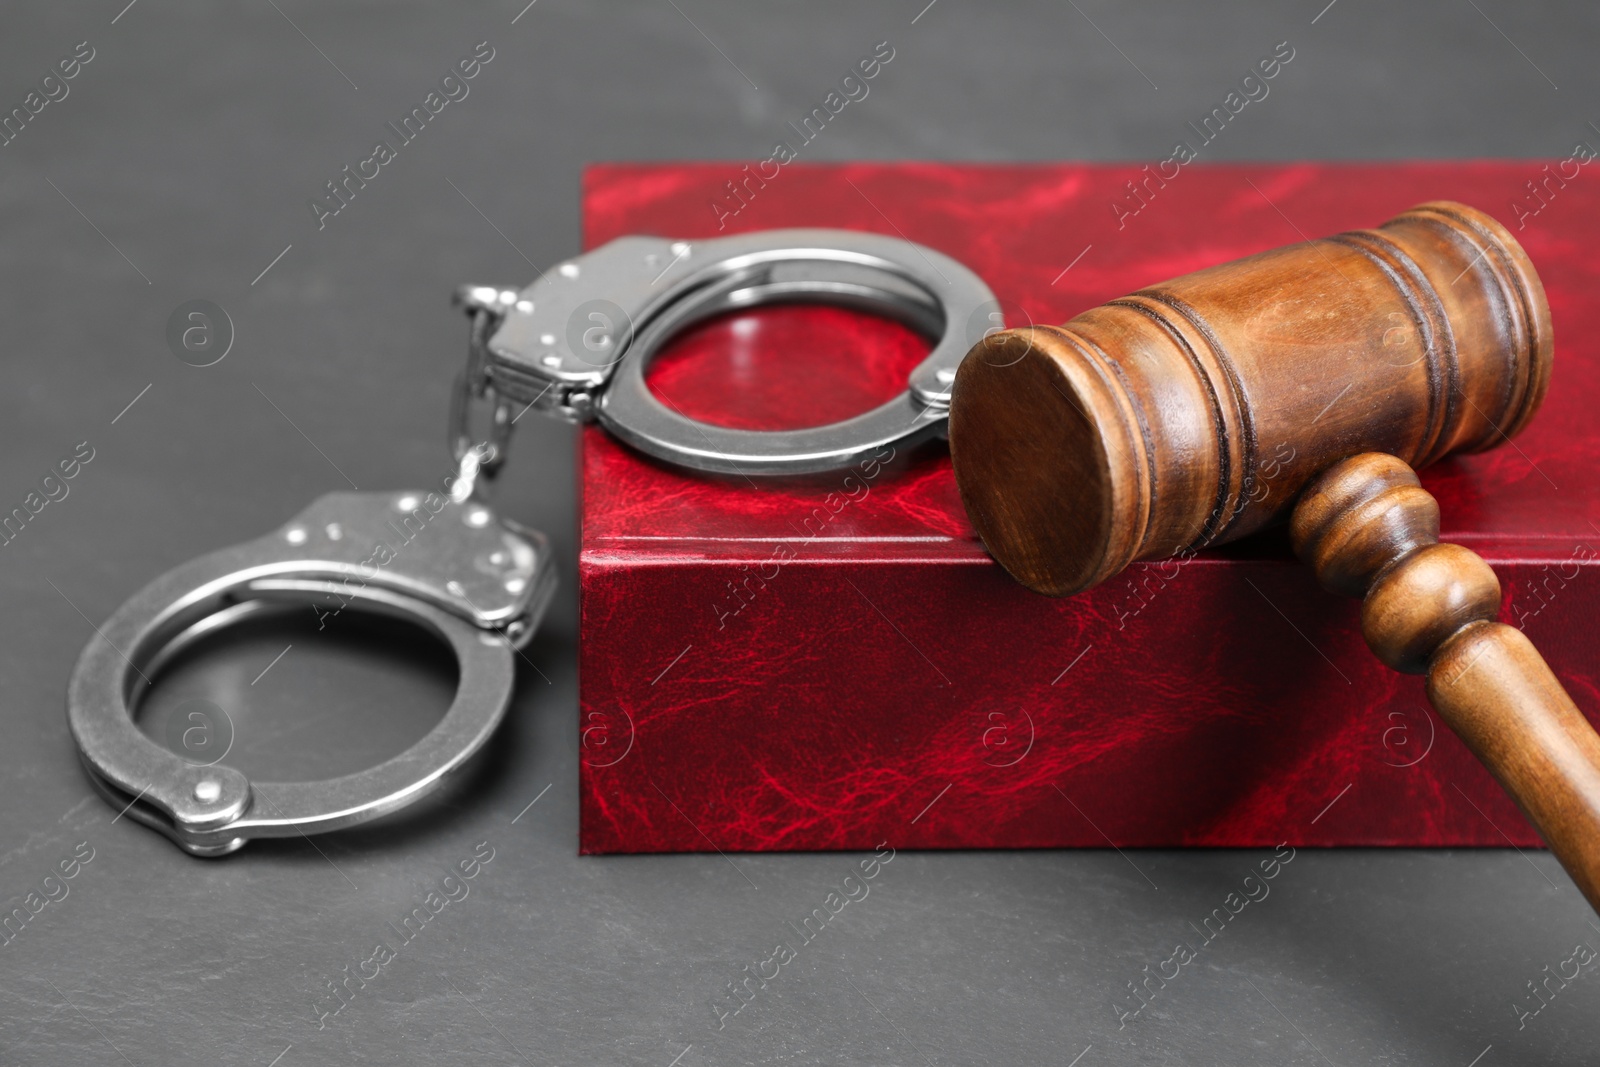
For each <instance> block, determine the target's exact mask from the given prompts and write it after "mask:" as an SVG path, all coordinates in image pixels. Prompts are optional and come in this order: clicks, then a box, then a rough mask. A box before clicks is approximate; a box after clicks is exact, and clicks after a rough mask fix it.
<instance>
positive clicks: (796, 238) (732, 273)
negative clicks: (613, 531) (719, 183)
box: [67, 230, 1000, 856]
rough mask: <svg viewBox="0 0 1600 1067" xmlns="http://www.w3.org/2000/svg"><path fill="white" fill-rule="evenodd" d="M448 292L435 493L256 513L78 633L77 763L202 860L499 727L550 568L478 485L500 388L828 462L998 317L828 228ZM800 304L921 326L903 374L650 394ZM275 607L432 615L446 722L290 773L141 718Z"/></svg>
mask: <svg viewBox="0 0 1600 1067" xmlns="http://www.w3.org/2000/svg"><path fill="white" fill-rule="evenodd" d="M924 268H926V269H924ZM457 299H458V303H460V304H461V305H462V306H463V307H464V308H465V309H466V311H467V313H468V316H469V318H470V320H471V328H470V332H469V340H468V356H467V368H466V370H465V371H464V372H463V374H462V375H461V376H460V378H459V379H458V381H457V386H456V390H455V394H454V396H453V398H452V407H451V444H452V449H453V451H454V454H455V458H456V460H457V463H458V465H459V466H458V470H457V472H456V474H455V475H454V476H453V477H452V478H450V479H447V480H446V484H445V486H443V487H442V490H441V491H438V492H428V491H414V492H389V493H370V492H348V493H346V492H338V493H329V494H327V495H326V496H323V497H321V498H319V499H318V500H316V501H315V502H313V503H312V504H311V506H310V507H308V508H307V509H306V510H304V511H303V512H301V513H300V514H299V515H297V516H296V517H295V518H294V519H293V520H291V521H290V522H289V523H287V524H286V525H284V526H282V527H280V528H279V529H278V530H276V531H274V532H273V533H270V534H267V535H266V536H264V537H260V538H257V539H256V540H253V541H248V542H245V543H244V544H241V545H235V546H233V547H231V548H225V549H222V550H220V551H217V552H213V553H211V554H209V555H206V556H202V557H200V558H199V559H196V560H193V561H191V562H189V563H186V564H183V565H182V566H179V567H177V568H175V569H173V570H171V571H169V572H167V573H166V574H164V575H162V576H161V577H160V578H157V579H156V580H155V581H153V582H151V583H150V584H149V585H147V586H145V587H144V588H143V589H141V590H140V591H139V592H138V593H136V594H134V596H133V597H132V598H131V599H130V600H128V601H127V602H126V603H125V604H123V605H122V606H121V607H120V608H118V609H117V611H116V612H115V613H114V614H113V615H112V616H111V618H110V619H109V620H107V621H106V623H105V624H104V625H103V626H100V627H98V628H97V629H96V630H95V635H94V637H92V638H91V639H90V641H89V642H88V644H87V645H86V646H85V648H84V650H83V652H82V653H81V655H80V656H79V658H78V662H77V666H76V667H75V668H74V670H73V675H72V680H71V682H70V684H69V686H68V694H67V715H68V721H69V724H70V726H71V729H72V736H73V739H74V741H75V742H76V743H77V746H78V750H79V754H80V756H81V757H82V760H83V763H84V766H85V768H86V769H87V771H88V774H89V777H90V779H91V781H92V782H93V783H94V785H95V787H96V789H97V790H98V791H99V792H100V793H101V794H102V796H104V797H105V799H106V800H107V801H108V802H109V803H111V804H112V805H114V806H116V807H117V808H118V809H119V810H120V811H122V812H124V813H126V814H127V815H129V816H130V817H131V818H133V819H136V820H137V821H139V822H142V823H144V824H146V825H147V826H150V827H152V828H154V829H156V830H158V831H160V832H161V833H163V834H165V835H167V836H168V837H170V838H171V839H172V840H173V841H175V842H177V844H178V845H179V846H180V847H182V848H183V849H185V850H186V851H188V852H191V853H193V854H195V855H200V856H219V855H224V854H227V853H229V852H233V851H235V850H237V849H238V848H240V847H241V846H242V845H243V844H244V843H245V842H246V841H247V840H249V839H250V838H255V837H288V836H294V835H305V834H311V833H317V832H324V831H329V830H337V829H341V828H344V827H349V826H354V825H357V824H359V823H362V822H366V821H369V820H371V819H375V818H378V817H380V816H382V815H385V814H388V813H390V812H392V811H395V810H397V809H399V808H402V807H405V806H406V805H408V804H411V803H413V802H415V801H416V800H419V799H421V798H422V797H424V796H426V795H427V794H429V793H431V792H433V791H434V790H436V789H437V788H439V786H440V785H441V784H442V783H443V781H444V780H445V778H446V776H447V775H449V774H450V773H451V772H452V771H455V770H457V769H459V768H460V767H461V766H462V765H463V764H464V763H465V762H466V761H467V760H468V759H469V758H470V757H471V756H472V755H473V754H474V753H475V752H477V751H478V750H479V749H480V748H481V747H482V746H483V745H484V743H485V742H486V741H487V740H488V739H489V737H490V735H492V734H493V732H494V730H495V728H496V727H497V726H498V725H499V723H500V721H501V719H502V718H503V717H504V715H505V712H506V709H507V707H508V706H509V703H510V699H511V691H512V686H513V684H514V680H515V660H514V656H515V655H516V654H517V650H518V649H520V648H521V647H522V645H523V644H525V643H526V642H527V641H528V640H529V639H530V638H531V637H532V635H533V633H534V631H535V630H536V628H537V627H538V624H539V621H540V619H541V618H542V616H543V614H544V611H545V608H546V607H547V606H548V604H549V602H550V599H551V595H552V593H553V591H554V585H555V570H554V568H553V567H552V565H551V561H550V555H549V548H548V544H547V542H546V540H545V538H544V536H543V535H542V534H540V533H538V532H537V531H533V530H528V529H526V528H523V527H521V526H519V525H517V524H516V523H514V522H511V521H509V520H507V519H503V518H501V517H499V516H497V515H496V514H495V512H494V510H493V509H492V508H491V507H490V506H489V504H488V503H487V502H486V501H485V500H483V499H482V498H481V497H480V495H479V493H478V488H479V486H480V484H481V483H482V482H483V481H486V480H487V479H489V478H492V477H493V475H494V474H495V472H496V470H497V469H498V468H499V466H500V464H501V463H502V462H503V461H504V459H505V453H506V446H507V444H508V443H509V438H510V432H511V426H512V424H513V423H514V422H515V421H516V417H515V415H514V414H513V411H514V408H513V405H516V404H520V405H521V406H522V408H523V409H524V410H525V409H526V408H527V407H536V408H539V409H541V410H545V411H549V412H553V413H556V414H558V415H562V416H565V417H568V418H573V419H579V420H587V419H591V418H598V419H599V420H600V422H601V423H602V424H603V425H605V426H606V427H607V428H608V429H609V430H610V431H611V432H612V433H614V434H616V435H617V436H619V437H620V438H622V439H623V440H625V441H627V442H628V443H630V444H632V445H633V446H634V447H636V448H638V449H640V450H641V451H643V452H646V453H648V454H650V455H653V456H656V457H658V458H660V459H664V460H667V461H669V462H672V463H675V464H678V465H680V466H684V467H688V468H691V469H694V470H700V471H712V472H722V473H738V474H746V475H749V474H799V473H810V472H815V471H821V470H830V469H834V468H837V467H843V466H849V465H851V464H853V463H854V462H856V461H857V460H858V459H860V458H861V457H863V456H865V455H867V454H869V453H871V452H873V451H875V450H876V449H878V448H880V447H882V446H883V445H887V444H900V443H907V444H909V443H914V442H916V441H920V440H923V439H925V438H927V437H930V436H934V435H936V434H938V433H940V432H941V431H942V429H943V425H944V416H945V414H946V413H947V412H948V408H949V399H950V393H949V390H950V383H951V381H952V380H953V377H954V371H955V367H956V365H957V363H958V362H959V361H960V358H961V356H962V355H964V354H965V352H966V349H967V347H968V341H969V340H970V339H969V338H967V337H965V336H964V331H966V332H970V330H971V329H972V328H973V327H974V325H975V324H976V325H981V326H988V325H993V326H998V325H1000V324H999V322H998V321H997V320H998V305H997V304H996V303H995V301H994V298H993V296H992V295H991V294H990V292H989V290H988V288H987V287H986V286H985V285H984V284H983V282H982V281H980V280H979V279H978V278H977V276H976V275H974V274H973V273H972V272H971V271H970V270H968V269H967V268H966V267H964V266H962V265H961V264H960V263H957V262H956V261H955V260H953V259H950V258H949V257H947V256H944V255H942V254H940V253H938V252H935V251H933V250H932V249H926V248H922V247H921V246H918V245H913V244H911V243H910V242H906V241H897V240H893V239H891V238H886V237H881V236H877V235H872V234H862V233H854V232H849V231H842V230H775V231H767V232H764V233H755V234H749V235H745V236H739V237H730V238H721V239H716V240H709V241H703V242H695V243H690V242H684V241H669V240H664V239H659V238H650V237H624V238H620V239H618V240H616V241H613V242H611V243H610V244H607V245H605V246H603V247H601V248H599V249H596V250H595V251H593V252H590V253H587V254H585V255H583V256H579V257H577V258H576V259H574V260H571V261H568V262H566V263H563V264H561V265H560V266H558V267H557V268H556V269H555V270H554V271H552V272H549V273H547V274H546V275H545V276H544V277H542V278H541V279H540V280H539V281H536V282H535V283H534V284H533V285H531V286H529V287H528V288H527V289H526V290H524V291H523V292H522V293H516V292H513V291H510V290H501V289H495V288H490V287H484V286H468V287H464V288H463V289H462V290H461V291H460V292H459V293H458V294H457ZM796 300H811V301H815V302H826V303H835V304H843V305H846V306H851V307H856V308H860V309H864V310H868V311H874V312H879V313H883V314H886V315H890V316H892V317H895V318H898V319H900V320H901V321H903V322H905V323H907V324H908V325H910V326H912V327H913V328H915V329H918V330H919V331H921V332H923V333H924V334H927V335H929V336H934V337H937V338H939V339H938V341H937V342H936V343H935V345H934V348H933V351H932V352H931V353H930V354H929V356H928V358H927V359H926V360H924V361H923V362H922V363H921V364H920V365H918V366H917V367H916V368H915V369H914V370H913V371H912V372H911V375H910V380H909V383H908V387H907V390H906V392H905V393H903V394H901V395H900V396H899V397H897V398H895V399H894V400H893V401H890V402H889V403H887V404H884V405H882V406H880V407H878V408H876V409H874V410H872V411H869V412H867V413H865V414H863V415H860V416H857V417H855V418H853V419H848V420H845V421H843V422H839V423H834V424H832V425H829V426H821V427H815V428H812V429H806V430H790V431H774V432H756V431H744V430H732V429H727V428H725V427H719V426H714V425H710V424H705V423H699V422H695V421H693V420H690V419H688V418H686V417H684V416H683V415H681V414H679V413H677V412H675V411H672V410H670V409H669V408H667V407H666V406H665V405H663V404H661V403H660V402H659V401H658V400H656V399H655V397H653V396H652V395H651V394H650V392H649V389H648V388H647V386H646V385H645V381H644V369H645V367H646V366H647V365H648V362H649V360H650V358H651V357H652V356H653V355H654V354H655V353H656V352H657V351H658V350H659V349H660V348H661V346H662V345H663V344H664V343H665V342H666V341H667V340H668V339H669V338H670V337H671V336H672V335H673V334H674V333H676V332H677V331H679V330H681V329H683V328H684V327H686V326H688V325H690V324H692V323H694V322H696V321H699V320H701V319H704V318H706V317H708V316H711V315H715V314H717V313H719V312H722V311H727V310H731V309H736V308H744V307H752V306H756V305H760V304H767V303H773V302H778V301H796ZM558 328H559V329H560V332H556V331H557V329H558ZM483 397H488V398H490V399H492V400H493V402H494V411H493V417H492V422H491V424H490V426H489V429H488V434H487V438H486V439H478V438H475V437H474V435H473V434H472V433H471V432H470V430H469V423H470V421H471V420H470V411H469V409H470V408H471V407H472V404H473V401H474V400H476V399H478V398H483ZM391 541H399V542H400V545H401V547H399V548H394V547H392V546H391V545H390V542H391ZM284 603H301V604H304V603H311V604H312V605H314V606H315V605H317V604H325V605H328V606H330V608H332V607H336V608H338V609H342V608H343V607H345V606H350V605H355V606H356V607H358V608H360V609H364V610H367V611H373V612H378V613H383V614H388V615H393V616H397V617H400V618H403V619H406V620H409V621H410V622H412V623H415V624H417V625H420V626H421V627H423V628H424V629H426V630H428V631H430V632H431V633H432V634H433V635H434V636H436V637H437V638H439V639H440V640H441V641H443V642H444V643H445V644H448V645H449V646H450V648H451V649H452V651H453V652H454V654H455V657H456V661H457V664H458V666H459V681H458V685H457V691H456V695H455V698H454V700H453V702H452V703H451V705H450V708H449V710H448V711H447V712H446V713H445V716H444V718H443V719H441V720H440V721H439V723H438V724H437V725H436V726H435V727H434V728H433V730H432V731H430V732H429V733H428V735H427V736H425V737H424V738H423V739H422V740H420V741H418V742H417V743H416V744H414V745H413V746H411V748H409V749H407V750H406V751H404V752H402V753H400V754H399V755H397V756H395V757H393V758H392V759H389V760H387V761H385V762H383V763H380V764H378V765H377V766H375V767H372V768H370V769H368V770H365V771H361V772H358V773H355V774H350V775H345V776H343V777H340V778H333V779H328V780H325V781H320V782H287V783H262V782H252V781H250V780H249V779H248V778H247V777H246V776H245V775H244V774H242V773H240V772H239V771H237V770H235V769H233V768H231V767H228V766H226V765H224V764H222V763H220V762H213V763H207V764H196V763H194V762H191V761H190V760H187V759H185V758H184V757H182V756H179V755H177V754H176V753H174V752H172V751H170V750H169V749H167V748H166V747H164V746H162V745H160V744H157V743H156V742H155V741H153V740H151V739H149V738H148V737H146V736H145V734H144V733H143V732H142V731H141V730H140V729H139V728H138V726H136V725H135V723H134V712H135V711H136V706H137V694H138V691H139V684H140V683H142V684H143V685H144V686H148V685H149V684H150V680H151V677H152V676H153V675H155V674H156V673H157V672H159V671H160V670H161V668H162V667H163V666H164V665H166V664H167V663H169V662H170V661H171V660H172V659H173V657H175V656H176V655H178V654H179V653H180V652H181V651H182V650H184V649H185V648H187V647H189V646H191V645H192V644H194V643H195V642H196V641H197V640H199V639H201V638H203V637H206V636H207V635H210V634H212V633H215V632H217V631H218V630H221V629H223V628H225V627H227V626H229V625H232V624H233V623H236V622H239V621H241V620H243V619H246V618H250V617H252V616H256V615H258V614H260V613H261V612H263V611H266V610H269V609H271V608H273V607H274V606H277V605H281V604H284Z"/></svg>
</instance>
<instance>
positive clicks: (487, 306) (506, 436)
mask: <svg viewBox="0 0 1600 1067" xmlns="http://www.w3.org/2000/svg"><path fill="white" fill-rule="evenodd" d="M516 298H517V294H516V293H515V292H514V291H512V290H509V289H497V288H492V287H490V286H482V285H464V286H462V287H461V288H460V289H458V290H456V295H455V303H456V305H457V306H458V307H460V308H461V309H462V310H464V311H465V312H466V314H467V320H468V326H467V365H466V367H465V368H463V369H462V371H461V373H460V374H458V375H456V380H455V387H454V389H452V390H451V394H450V416H449V419H450V422H449V437H450V455H451V457H452V458H454V459H455V461H456V462H457V463H458V464H460V476H459V479H458V487H457V492H466V493H469V494H470V492H471V490H472V488H473V486H474V484H475V482H476V479H477V478H478V477H479V476H480V475H481V476H482V477H484V478H485V479H490V480H492V479H493V478H494V476H495V475H496V474H497V473H499V470H500V465H501V464H502V463H504V462H505V458H506V452H507V446H508V445H509V444H510V442H511V430H512V424H513V423H514V422H515V421H516V415H515V414H514V413H513V411H512V402H511V400H510V399H508V398H506V397H504V396H501V395H500V394H499V393H498V392H497V391H496V390H495V387H494V383H493V381H492V380H491V379H490V377H489V337H490V335H491V334H493V333H494V331H495V329H496V328H497V327H498V326H499V325H500V322H501V320H503V319H504V318H505V314H506V309H507V308H508V307H510V306H511V304H512V303H514V302H515V300H516ZM480 400H487V401H488V402H489V404H490V407H491V414H490V421H489V428H488V432H487V436H485V437H479V436H477V435H476V434H475V433H474V432H473V429H472V408H473V406H474V404H475V403H476V402H477V401H480ZM463 487H464V488H463ZM453 495H454V494H453Z"/></svg>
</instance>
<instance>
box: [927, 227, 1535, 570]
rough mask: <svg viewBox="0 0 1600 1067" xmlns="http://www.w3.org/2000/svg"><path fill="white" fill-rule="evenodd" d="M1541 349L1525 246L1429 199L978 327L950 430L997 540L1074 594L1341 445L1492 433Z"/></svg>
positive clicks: (1165, 549) (1448, 444) (1274, 492)
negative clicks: (1091, 303)
mask: <svg viewBox="0 0 1600 1067" xmlns="http://www.w3.org/2000/svg"><path fill="white" fill-rule="evenodd" d="M1550 361H1551V337H1550V309H1549V305H1548V303H1547V302H1546V300H1545V295H1544V287H1543V286H1542V285H1541V284H1540V282H1539V277H1538V275H1537V274H1536V273H1535V272H1534V269H1533V265H1532V263H1531V262H1529V260H1528V256H1527V253H1525V252H1524V251H1523V250H1522V247H1521V246H1520V245H1518V244H1517V242H1516V239H1515V238H1513V237H1512V236H1511V234H1510V233H1509V232H1508V231H1507V230H1506V229H1505V228H1504V227H1503V226H1501V225H1500V224H1499V223H1498V222H1496V221H1495V220H1493V219H1491V218H1490V217H1489V216H1487V215H1485V214H1483V213H1482V212H1479V211H1476V210H1474V209H1472V208H1470V207H1467V206H1465V205H1463V204H1456V203H1450V202H1444V201H1439V202H1432V203H1427V204H1422V205H1420V206H1418V207H1415V208H1412V209H1411V210H1410V211H1407V212H1405V213H1404V214H1401V215H1398V216H1396V217H1395V218H1393V219H1391V220H1389V221H1388V222H1386V223H1384V224H1383V225H1382V226H1380V227H1379V228H1378V229H1375V230H1358V231H1355V232H1352V233H1345V234H1340V235H1339V236H1336V237H1330V238H1326V239H1324V240H1319V241H1311V242H1308V243H1305V244H1297V245H1291V246H1288V247H1286V248H1279V249H1275V250H1273V251H1270V252H1263V253H1261V254H1259V255H1255V256H1250V257H1248V258H1246V259H1241V260H1238V261H1236V262H1233V263H1227V264H1224V265H1222V266H1217V267H1211V268H1208V269H1206V270H1202V271H1198V272H1196V273H1194V274H1188V275H1185V276H1183V277H1181V278H1177V279H1174V280H1172V281H1169V282H1164V283H1162V284H1160V285H1155V286H1152V287H1150V288H1148V289H1143V290H1140V291H1139V292H1137V293H1134V294H1133V295H1132V296H1128V297H1124V298H1122V299H1120V300H1113V301H1111V302H1110V303H1108V304H1104V305H1102V306H1100V307H1097V308H1094V309H1092V310H1090V311H1086V312H1084V313H1083V314H1081V315H1079V316H1078V317H1077V318H1074V319H1073V320H1072V321H1070V322H1068V323H1066V324H1065V325H1064V326H1059V327H1056V326H1035V327H1029V328H1026V329H1018V330H1006V331H1002V332H998V333H995V334H993V335H991V336H989V337H987V338H985V339H984V340H983V341H981V342H980V343H979V344H978V345H977V346H976V347H974V348H973V349H972V351H970V352H969V353H968V354H967V356H966V359H965V360H964V361H963V362H962V364H961V368H960V370H959V371H958V372H957V375H956V381H955V387H954V393H953V399H952V403H951V410H950V451H951V455H952V456H953V457H954V462H955V473H956V481H957V483H958V485H959V487H960V490H961V499H962V503H963V504H964V505H965V506H966V510H967V514H968V516H970V518H971V519H972V523H973V525H974V526H975V527H976V529H977V531H978V534H979V536H980V537H982V538H983V542H984V544H985V545H986V546H987V547H988V549H989V551H990V552H991V553H992V554H993V555H994V557H995V558H996V559H997V560H999V562H1000V563H1001V564H1002V565H1003V566H1004V567H1005V568H1006V570H1008V571H1010V572H1011V574H1012V575H1014V576H1015V577H1016V578H1017V579H1018V580H1020V581H1021V582H1022V583H1023V584H1025V585H1027V586H1029V587H1030V588H1032V589H1035V590H1038V591H1039V592H1043V593H1050V594H1053V595H1057V596H1064V595H1067V594H1070V593H1076V592H1079V591H1081V590H1084V589H1087V588H1089V587H1090V586H1092V585H1095V584H1096V583H1098V582H1100V581H1102V580H1104V579H1105V578H1108V577H1110V576H1112V575H1114V574H1116V573H1117V572H1118V571H1120V570H1121V569H1122V568H1123V567H1124V566H1126V565H1127V564H1128V563H1130V562H1132V561H1134V560H1136V559H1155V558H1163V557H1166V556H1171V555H1175V554H1179V553H1189V552H1192V551H1195V550H1197V549H1199V548H1202V547H1204V546H1206V545H1211V544H1217V543H1219V542H1222V541H1229V540H1232V539H1234V538H1237V537H1242V536H1244V535H1245V534H1247V533H1250V532H1251V531H1254V530H1257V529H1260V528H1261V527H1262V526H1264V525H1267V524H1268V523H1271V522H1274V521H1276V520H1280V519H1282V518H1284V517H1286V515H1287V514H1288V512H1289V510H1290V509H1292V508H1293V506H1294V503H1295V500H1296V498H1297V497H1298V496H1299V494H1300V491H1301V489H1302V488H1304V487H1305V486H1306V484H1307V483H1308V482H1309V481H1310V480H1311V479H1313V478H1315V477H1316V476H1317V475H1318V474H1319V473H1321V472H1322V471H1323V470H1325V469H1326V468H1327V467H1328V466H1330V465H1331V464H1333V463H1335V462H1337V461H1338V460H1340V459H1343V458H1345V457H1347V456H1351V455H1355V454H1357V453H1362V452H1386V453H1389V454H1391V455H1394V456H1397V457H1399V458H1400V459H1403V460H1405V461H1406V462H1407V463H1409V464H1411V465H1412V466H1414V467H1419V466H1423V465H1425V464H1428V463H1431V462H1433V461H1434V460H1437V459H1439V458H1440V457H1442V456H1445V455H1447V454H1449V453H1451V452H1466V451H1474V450H1480V449H1485V448H1492V447H1494V446H1495V445H1497V444H1499V443H1501V442H1503V441H1505V440H1506V439H1508V438H1509V437H1510V436H1511V435H1513V434H1515V433H1517V431H1519V430H1520V429H1521V428H1522V427H1523V426H1524V425H1525V424H1526V423H1527V421H1528V419H1529V418H1530V417H1531V416H1532V415H1533V413H1534V412H1535V411H1536V410H1537V409H1538V407H1539V403H1540V401H1541V400H1543V398H1544V393H1545V387H1546V385H1547V384H1548V382H1549V378H1550Z"/></svg>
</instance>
